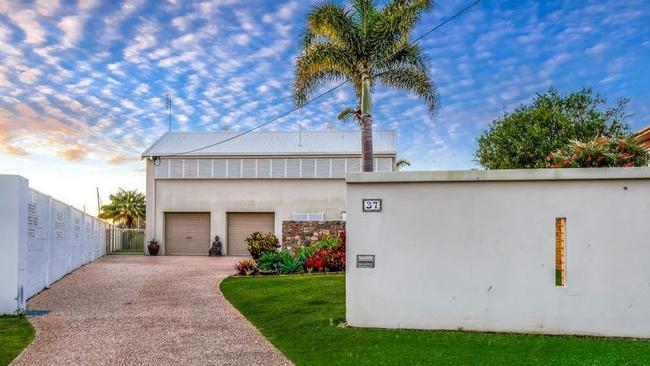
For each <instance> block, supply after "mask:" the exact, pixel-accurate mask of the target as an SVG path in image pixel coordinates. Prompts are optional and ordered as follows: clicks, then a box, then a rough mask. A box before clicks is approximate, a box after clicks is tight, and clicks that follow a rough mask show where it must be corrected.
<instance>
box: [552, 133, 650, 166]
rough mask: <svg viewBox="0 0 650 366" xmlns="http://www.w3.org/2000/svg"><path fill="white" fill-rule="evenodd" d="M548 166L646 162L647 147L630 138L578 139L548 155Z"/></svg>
mask: <svg viewBox="0 0 650 366" xmlns="http://www.w3.org/2000/svg"><path fill="white" fill-rule="evenodd" d="M547 159H548V162H549V166H550V167H551V168H594V167H634V166H646V165H648V150H647V149H645V148H644V147H642V146H640V145H639V144H638V143H637V142H636V141H635V140H634V139H633V138H629V137H628V138H607V137H604V136H600V137H597V138H595V139H593V140H590V141H587V142H581V141H577V140H573V141H571V143H570V144H569V145H568V146H566V147H564V148H562V149H558V150H556V151H555V152H552V153H550V154H548V157H547Z"/></svg>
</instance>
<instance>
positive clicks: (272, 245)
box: [246, 231, 280, 259]
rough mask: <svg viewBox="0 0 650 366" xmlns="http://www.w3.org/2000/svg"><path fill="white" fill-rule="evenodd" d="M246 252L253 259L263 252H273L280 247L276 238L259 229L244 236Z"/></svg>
mask: <svg viewBox="0 0 650 366" xmlns="http://www.w3.org/2000/svg"><path fill="white" fill-rule="evenodd" d="M246 244H248V252H249V253H250V254H251V256H252V257H253V259H257V258H259V257H260V256H261V255H262V254H263V253H265V252H275V251H277V250H278V248H279V247H280V242H279V241H278V238H277V237H276V236H275V235H273V234H271V233H267V234H262V233H260V232H259V231H257V232H254V233H252V234H251V235H249V236H248V237H247V238H246Z"/></svg>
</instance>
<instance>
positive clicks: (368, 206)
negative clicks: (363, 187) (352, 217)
mask: <svg viewBox="0 0 650 366" xmlns="http://www.w3.org/2000/svg"><path fill="white" fill-rule="evenodd" d="M362 208H363V212H381V199H379V198H364V199H363V200H362Z"/></svg>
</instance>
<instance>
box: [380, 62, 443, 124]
mask: <svg viewBox="0 0 650 366" xmlns="http://www.w3.org/2000/svg"><path fill="white" fill-rule="evenodd" d="M379 80H380V81H381V82H382V83H383V84H384V85H386V86H389V87H394V88H398V89H402V90H406V91H407V92H409V93H411V94H413V95H415V96H417V97H419V98H420V99H422V100H424V101H425V103H426V104H427V108H428V110H429V113H431V114H432V115H434V114H435V113H436V111H437V109H438V90H437V88H436V87H435V86H434V84H433V81H431V78H430V77H429V74H428V73H427V71H426V69H422V68H418V67H414V66H404V67H398V68H394V69H390V70H387V71H385V72H383V73H382V74H380V75H379Z"/></svg>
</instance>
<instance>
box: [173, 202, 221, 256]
mask: <svg viewBox="0 0 650 366" xmlns="http://www.w3.org/2000/svg"><path fill="white" fill-rule="evenodd" d="M208 249H210V214H209V213H207V212H167V213H165V254H166V255H208Z"/></svg>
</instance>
